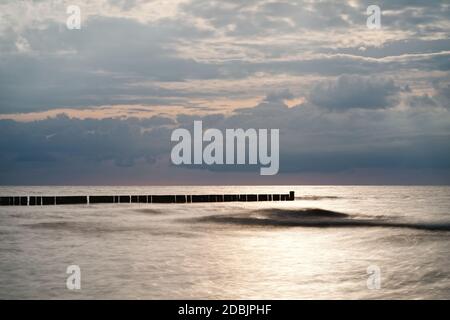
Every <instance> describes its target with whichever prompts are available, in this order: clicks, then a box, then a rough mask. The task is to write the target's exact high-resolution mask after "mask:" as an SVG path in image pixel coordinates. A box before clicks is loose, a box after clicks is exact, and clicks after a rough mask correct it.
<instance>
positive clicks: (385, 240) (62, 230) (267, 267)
mask: <svg viewBox="0 0 450 320" xmlns="http://www.w3.org/2000/svg"><path fill="white" fill-rule="evenodd" d="M291 190H293V191H295V201H283V202H231V203H190V204H98V205H66V206H29V207H20V206H18V207H0V299H449V298H450V187H448V186H179V187H175V186H170V187H165V186H164V187H163V186H150V187H142V186H139V187H129V186H127V187H109V186H108V187H95V186H89V187H82V186H68V187H53V186H52V187H45V186H42V187H8V186H3V187H0V196H10V195H11V196H14V195H55V196H56V195H140V194H147V195H150V194H228V193H237V194H244V193H263V194H267V193H269V194H270V193H287V192H289V191H291ZM74 266H75V269H76V270H77V272H75V273H76V274H75V273H74V272H73V270H74ZM74 276H76V277H77V278H76V281H77V282H74V280H73V279H74V278H73V277H74ZM74 283H78V284H79V286H75V287H74V286H73V284H74ZM70 284H72V285H70Z"/></svg>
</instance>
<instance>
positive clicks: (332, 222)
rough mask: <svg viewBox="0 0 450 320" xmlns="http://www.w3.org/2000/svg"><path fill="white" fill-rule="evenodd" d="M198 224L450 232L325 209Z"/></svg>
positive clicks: (442, 226) (443, 226) (447, 227)
mask: <svg viewBox="0 0 450 320" xmlns="http://www.w3.org/2000/svg"><path fill="white" fill-rule="evenodd" d="M195 220H197V221H198V222H210V223H222V224H236V225H250V226H280V227H316V228H336V227H348V228H350V227H378V228H383V227H384V228H408V229H417V230H428V231H450V223H416V222H403V221H397V220H392V219H389V218H386V217H374V216H371V217H370V216H369V217H367V216H358V215H349V214H346V213H341V212H336V211H329V210H323V209H314V208H313V209H299V210H290V209H288V210H284V209H265V210H258V211H252V212H250V213H247V214H245V213H244V214H232V215H211V216H206V217H200V218H196V219H195Z"/></svg>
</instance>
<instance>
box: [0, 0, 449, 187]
mask: <svg viewBox="0 0 450 320" xmlns="http://www.w3.org/2000/svg"><path fill="white" fill-rule="evenodd" d="M69 5H77V6H78V7H79V8H80V10H81V25H80V29H75V30H70V29H68V28H67V26H66V21H67V19H68V17H69V16H70V14H68V13H67V7H68V6H69ZM369 5H378V6H379V7H380V9H381V20H380V22H381V26H380V28H379V29H371V28H368V26H367V24H366V20H367V18H368V15H367V13H366V9H367V7H368V6H369ZM449 17H450V2H448V1H434V0H428V1H419V0H409V1H407V0H389V1H375V0H373V1H366V0H347V1H306V0H298V1H278V0H267V1H266V0H258V1H257V0H220V1H219V0H217V1H216V0H208V1H206V0H170V1H169V0H154V1H144V0H89V1H87V0H86V1H84V0H83V1H82V0H79V1H76V0H73V1H72V0H71V1H63V0H54V1H50V0H40V1H38V0H36V1H26V0H22V1H17V0H11V1H9V0H0V150H1V153H0V184H2V185H179V184H185V185H193V184H212V185H220V184H243V185H246V184H400V185H402V184H447V185H448V184H450V139H449V138H450V73H449V72H450V37H449V35H450V19H449ZM194 120H202V121H203V126H204V127H205V128H218V129H220V130H225V129H227V128H244V129H248V128H256V129H258V128H266V129H271V128H272V129H275V128H276V129H279V130H280V170H279V173H278V174H277V175H274V176H260V174H259V166H258V167H256V168H255V166H232V165H228V166H214V167H209V166H196V167H189V166H181V167H180V166H174V165H173V164H172V163H171V160H170V152H171V149H172V147H173V146H174V144H173V143H172V142H171V141H170V136H171V133H172V132H173V130H175V129H176V128H187V129H191V128H192V127H193V121H194Z"/></svg>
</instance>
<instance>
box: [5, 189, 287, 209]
mask: <svg viewBox="0 0 450 320" xmlns="http://www.w3.org/2000/svg"><path fill="white" fill-rule="evenodd" d="M293 200H294V191H290V192H289V194H207V195H121V196H14V197H0V205H2V206H47V205H69V204H101V203H198V202H237V201H241V202H255V201H293Z"/></svg>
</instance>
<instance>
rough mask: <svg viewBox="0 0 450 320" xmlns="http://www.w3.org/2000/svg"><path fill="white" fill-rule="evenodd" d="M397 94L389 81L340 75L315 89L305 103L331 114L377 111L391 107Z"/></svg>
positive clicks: (397, 91) (397, 90)
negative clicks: (321, 108) (355, 110)
mask: <svg viewBox="0 0 450 320" xmlns="http://www.w3.org/2000/svg"><path fill="white" fill-rule="evenodd" d="M399 92H400V88H399V87H398V86H396V85H395V84H394V81H393V80H392V79H383V78H377V77H374V78H372V77H362V76H355V75H343V76H339V77H338V78H337V79H336V80H335V81H331V82H330V81H327V82H324V83H319V84H318V85H316V86H315V87H314V89H313V90H312V92H311V94H310V96H309V100H310V101H311V102H312V103H314V104H315V105H317V106H319V107H323V108H327V109H330V110H334V111H343V110H348V109H356V108H359V109H380V108H388V107H392V106H393V105H394V103H395V102H396V97H397V94H398V93H399Z"/></svg>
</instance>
